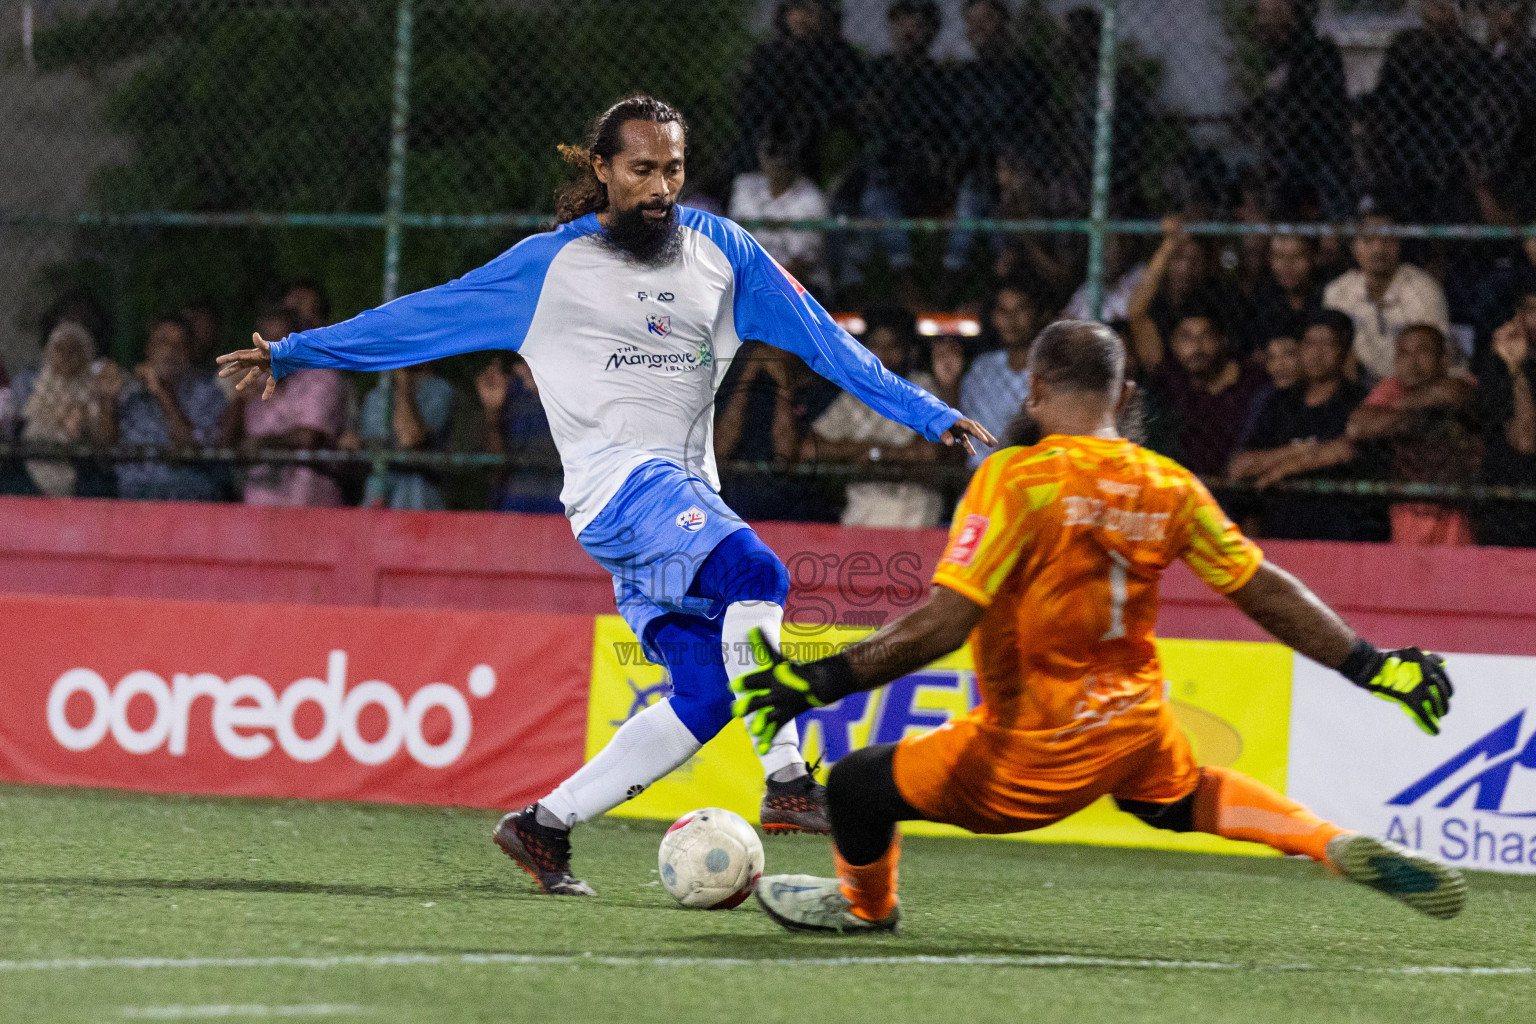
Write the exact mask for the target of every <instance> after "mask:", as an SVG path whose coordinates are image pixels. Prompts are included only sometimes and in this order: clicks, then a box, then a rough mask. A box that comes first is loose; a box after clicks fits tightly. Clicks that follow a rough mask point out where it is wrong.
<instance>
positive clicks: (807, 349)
mask: <svg viewBox="0 0 1536 1024" xmlns="http://www.w3.org/2000/svg"><path fill="white" fill-rule="evenodd" d="M690 213H692V214H693V215H692V216H691V217H689V221H686V222H685V223H688V222H693V221H697V223H694V224H692V226H694V227H696V228H697V229H698V230H700V231H703V232H704V233H705V234H707V235H708V236H709V237H710V239H711V240H712V241H714V242H715V243H716V244H717V245H719V246H720V247H721V249H723V250H724V252H725V255H726V258H727V259H729V260H730V263H731V269H732V270H733V271H734V272H735V275H736V299H735V302H736V308H735V318H736V335H737V337H739V338H741V339H742V340H743V341H745V340H748V339H750V340H753V341H762V342H766V343H767V344H769V345H772V346H774V347H775V348H781V349H783V350H784V351H786V352H793V353H794V354H795V355H797V356H799V357H800V358H801V359H804V360H805V362H806V364H807V365H808V366H810V368H811V369H812V370H815V371H816V372H817V373H819V374H820V375H821V376H823V377H825V378H827V380H830V381H831V382H832V383H834V384H836V385H837V386H838V387H840V388H842V389H843V390H844V391H847V392H849V393H850V394H852V395H853V396H854V397H856V398H858V399H859V401H861V402H863V403H864V404H865V405H867V406H869V407H870V408H871V409H873V410H875V411H876V412H878V413H879V414H880V415H882V416H884V417H885V418H887V419H890V420H895V421H896V422H897V423H901V424H903V425H905V426H908V427H910V428H912V429H913V430H915V431H917V432H918V433H920V434H922V435H923V436H924V437H926V438H927V439H928V440H930V441H937V440H938V439H939V436H940V435H941V434H943V433H944V431H946V430H948V429H949V428H950V427H951V426H953V425H954V423H955V421H956V420H958V419H960V413H959V411H958V410H955V409H951V408H950V407H949V406H947V405H945V404H944V403H943V402H941V401H939V400H938V399H937V398H935V397H934V396H933V395H930V394H929V393H928V392H926V391H924V390H923V389H922V388H920V387H918V386H917V385H915V384H912V383H909V382H908V381H905V380H903V379H902V378H900V377H898V376H896V375H895V374H894V373H891V372H890V371H889V370H887V369H886V368H885V367H884V366H882V365H881V363H880V360H878V359H876V358H875V357H874V355H873V354H872V353H871V352H870V351H869V349H867V348H865V347H864V346H863V345H861V344H859V342H858V341H857V339H855V338H854V337H853V336H852V335H851V334H849V333H848V332H847V331H845V330H843V329H842V328H841V327H839V326H837V324H836V322H834V321H833V319H832V317H830V316H829V315H828V314H827V311H826V310H824V309H822V308H821V303H819V302H817V301H816V300H815V299H814V298H812V297H811V296H810V294H809V293H808V292H806V290H805V289H804V288H803V287H801V285H800V283H799V282H798V281H796V280H795V279H794V278H793V277H791V276H790V275H789V272H788V271H786V270H784V268H782V267H780V266H779V265H778V264H777V263H776V262H774V260H773V257H772V256H769V255H768V254H767V253H766V252H764V251H763V247H762V246H760V245H758V244H757V242H756V240H754V239H753V238H752V236H751V235H749V234H747V232H746V231H745V230H744V229H742V228H741V227H739V226H737V225H736V224H733V223H731V222H730V221H728V220H724V219H722V218H719V217H710V216H709V215H707V214H698V213H696V212H694V211H690Z"/></svg>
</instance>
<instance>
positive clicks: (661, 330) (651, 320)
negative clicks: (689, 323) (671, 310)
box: [645, 313, 672, 338]
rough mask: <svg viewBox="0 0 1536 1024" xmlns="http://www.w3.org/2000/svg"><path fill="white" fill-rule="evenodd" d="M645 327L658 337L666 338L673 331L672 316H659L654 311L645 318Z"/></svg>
mask: <svg viewBox="0 0 1536 1024" xmlns="http://www.w3.org/2000/svg"><path fill="white" fill-rule="evenodd" d="M645 329H646V330H648V331H650V332H651V333H652V334H654V335H656V337H658V338H665V337H666V336H667V335H669V334H671V333H672V318H671V317H670V316H659V315H657V314H656V313H652V314H651V315H650V316H648V317H646V318H645Z"/></svg>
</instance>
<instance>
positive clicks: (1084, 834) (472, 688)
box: [0, 499, 1536, 872]
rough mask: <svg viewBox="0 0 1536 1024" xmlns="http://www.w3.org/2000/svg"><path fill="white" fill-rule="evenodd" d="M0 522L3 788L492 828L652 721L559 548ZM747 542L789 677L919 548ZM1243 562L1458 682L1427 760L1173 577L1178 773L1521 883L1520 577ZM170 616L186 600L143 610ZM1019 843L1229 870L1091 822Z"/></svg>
mask: <svg viewBox="0 0 1536 1024" xmlns="http://www.w3.org/2000/svg"><path fill="white" fill-rule="evenodd" d="M0 520H3V521H4V522H6V523H7V529H6V530H5V531H4V533H3V535H0V591H10V592H11V593H8V594H4V595H3V596H0V650H3V651H4V652H5V658H4V660H3V662H0V687H3V692H4V694H5V698H6V699H5V701H4V704H3V705H0V778H4V779H5V780H7V781H11V782H22V783H40V784H48V785H78V786H104V787H112V788H121V789H134V790H148V791H156V792H187V793H205V794H223V795H242V796H268V797H285V798H297V797H304V798H319V799H347V800H383V801H393V802H406V803H435V804H463V805H471V806H483V807H514V806H519V805H521V804H524V803H527V802H528V801H530V800H532V799H534V798H536V797H537V796H539V795H541V794H542V793H543V792H545V791H547V790H548V789H549V788H551V787H552V786H553V785H555V784H556V783H557V782H558V781H559V780H560V779H561V778H563V777H564V776H565V775H567V774H568V773H569V772H571V771H572V770H574V769H575V768H576V766H577V765H578V764H579V763H580V762H581V760H582V758H583V756H585V755H586V754H589V753H591V752H592V751H594V750H596V749H597V748H598V747H600V746H601V745H602V744H603V743H604V742H606V740H607V738H608V736H609V735H611V734H612V731H613V730H614V729H616V728H617V726H618V725H619V724H621V723H622V722H623V721H624V720H625V719H626V718H627V717H629V716H630V715H632V714H634V713H635V712H636V711H638V710H639V709H640V708H641V707H643V706H644V705H645V704H646V703H648V702H649V701H651V700H655V699H657V698H658V697H659V696H660V695H661V693H662V692H663V690H662V684H663V679H662V672H661V670H660V669H659V668H657V667H656V666H653V665H650V664H649V663H647V662H646V661H645V659H644V658H643V657H642V656H641V654H640V652H639V647H638V644H636V643H635V641H634V638H633V637H632V636H630V635H629V634H628V632H627V630H626V628H625V627H624V625H623V623H622V621H621V620H619V619H618V618H617V617H615V616H612V615H611V614H606V613H609V612H611V611H612V603H611V602H612V591H611V586H610V584H609V581H608V579H607V577H606V576H605V575H604V574H602V573H601V572H600V571H599V570H598V569H597V568H596V567H595V566H594V565H593V564H592V563H591V562H590V560H589V559H587V558H586V556H585V555H584V554H582V552H581V551H580V549H579V548H578V547H577V546H576V544H575V541H574V539H573V538H572V537H571V534H570V530H569V527H568V525H567V524H566V522H565V520H564V519H561V518H559V517H536V516H503V515H492V514H482V515H474V514H463V513H455V514H441V513H394V512H384V511H379V512H370V511H363V510H330V509H256V508H247V507H244V506H208V505H176V504H149V503H136V502H96V501H81V500H75V501H69V500H64V501H60V500H47V499H3V500H0ZM760 530H761V532H762V534H763V536H764V537H765V539H766V540H767V541H768V543H770V544H771V545H772V546H773V547H774V548H775V549H777V550H779V551H780V552H781V553H784V554H785V556H786V560H787V561H788V562H789V564H790V565H791V566H792V567H796V568H795V570H794V575H795V590H794V595H793V598H792V601H791V619H792V620H794V621H795V622H796V624H797V625H796V626H795V627H794V628H793V629H792V630H791V633H790V642H792V643H795V644H796V645H798V646H797V647H796V648H795V653H797V654H800V655H802V656H814V654H815V653H816V652H817V651H820V650H825V649H830V647H831V645H833V644H837V643H842V642H847V641H848V640H852V639H855V638H857V637H858V636H861V635H863V634H865V633H867V632H868V631H869V630H870V629H871V628H872V627H874V626H876V625H878V624H879V623H880V622H882V621H885V620H886V619H888V618H889V617H891V616H893V615H895V614H899V613H900V612H901V611H902V610H903V609H905V608H907V607H910V606H911V605H912V604H914V603H916V602H917V601H918V600H920V599H921V597H922V594H923V592H924V590H925V587H926V584H925V581H926V579H927V578H928V575H929V574H930V573H931V571H932V567H933V562H934V560H935V559H936V558H937V557H938V553H939V551H940V550H941V548H942V544H943V534H942V532H941V531H879V530H852V529H843V528H839V527H822V526H802V525H796V524H774V523H768V524H762V525H761V526H760ZM1267 547H1268V548H1269V550H1270V553H1271V555H1273V556H1274V557H1275V558H1276V560H1277V561H1279V562H1280V563H1282V564H1284V565H1287V566H1288V567H1290V568H1292V569H1295V570H1296V571H1298V572H1299V573H1300V574H1301V575H1302V576H1303V577H1305V578H1307V579H1308V580H1309V581H1310V582H1312V583H1313V584H1314V585H1315V586H1316V587H1317V589H1318V590H1319V591H1320V592H1321V593H1322V594H1323V596H1324V597H1325V598H1326V599H1328V600H1329V601H1330V602H1331V603H1333V604H1335V605H1336V606H1337V607H1339V608H1340V610H1341V611H1343V612H1344V613H1345V614H1346V615H1347V616H1348V617H1349V618H1350V619H1351V621H1352V622H1354V623H1355V624H1356V625H1357V626H1358V627H1359V628H1360V629H1361V631H1362V632H1363V633H1365V634H1366V635H1368V636H1370V637H1372V638H1373V639H1375V640H1377V641H1378V642H1381V643H1384V644H1399V643H1410V642H1416V643H1422V644H1425V645H1427V646H1431V647H1434V648H1436V649H1439V650H1451V651H1467V652H1479V653H1477V654H1455V655H1452V656H1451V669H1452V672H1453V674H1454V676H1455V678H1456V680H1457V682H1458V690H1457V694H1456V698H1455V711H1454V713H1453V714H1452V715H1451V716H1450V717H1449V718H1448V719H1447V720H1446V728H1445V732H1444V733H1443V734H1442V735H1441V736H1440V737H1435V738H1431V737H1428V736H1424V735H1422V734H1420V733H1418V732H1417V731H1416V730H1414V729H1413V728H1411V726H1410V724H1409V723H1408V722H1407V721H1406V719H1405V718H1404V717H1403V716H1402V714H1401V713H1400V712H1399V711H1398V710H1397V709H1395V708H1393V707H1391V706H1390V705H1388V704H1387V703H1385V702H1382V701H1377V700H1373V699H1371V698H1370V697H1369V695H1367V694H1365V693H1363V692H1360V691H1356V690H1354V689H1353V688H1351V687H1349V686H1347V685H1345V684H1344V683H1342V682H1341V681H1340V680H1339V679H1338V678H1337V677H1336V676H1335V675H1334V674H1332V673H1330V672H1327V671H1324V670H1321V669H1319V668H1318V667H1317V666H1315V665H1313V664H1312V663H1310V662H1308V661H1306V660H1305V659H1303V658H1299V657H1294V656H1292V655H1291V654H1289V653H1288V652H1287V651H1286V650H1285V649H1284V648H1281V647H1279V646H1278V645H1274V644H1272V643H1261V642H1253V641H1259V640H1261V639H1262V637H1261V635H1260V634H1259V633H1258V631H1257V629H1256V628H1254V627H1252V626H1251V625H1250V624H1247V623H1246V622H1245V621H1244V620H1243V619H1242V618H1241V616H1240V615H1239V614H1238V613H1237V612H1236V611H1235V609H1232V608H1231V607H1230V605H1228V604H1226V603H1225V602H1224V601H1222V599H1220V598H1219V597H1216V596H1215V595H1214V594H1212V593H1211V592H1210V591H1208V590H1206V589H1205V588H1204V587H1203V586H1202V585H1201V584H1200V583H1199V582H1198V580H1196V579H1195V578H1194V577H1193V576H1192V575H1191V574H1189V573H1187V572H1186V571H1184V570H1183V569H1182V568H1177V569H1175V570H1174V571H1173V572H1170V574H1169V576H1168V578H1167V580H1166V581H1165V585H1164V587H1163V594H1162V600H1163V614H1162V618H1161V620H1160V630H1161V632H1162V633H1164V634H1165V635H1167V636H1171V637H1175V638H1177V639H1168V640H1164V641H1162V646H1161V652H1162V655H1163V658H1164V660H1165V664H1166V667H1167V675H1168V679H1169V686H1170V689H1169V696H1170V698H1171V699H1172V700H1173V702H1174V707H1175V709H1176V713H1177V715H1178V717H1179V720H1180V722H1181V724H1183V726H1184V727H1185V729H1186V731H1187V732H1188V733H1189V735H1190V737H1191V740H1192V741H1193V743H1194V745H1195V747H1196V750H1197V753H1198V754H1199V756H1200V757H1201V758H1202V759H1203V760H1205V761H1207V762H1208V763H1219V764H1230V765H1233V766H1235V767H1237V768H1239V769H1241V770H1244V771H1247V772H1250V773H1252V774H1254V775H1255V776H1257V777H1259V778H1262V779H1264V780H1266V781H1268V782H1270V783H1271V784H1272V785H1275V786H1277V787H1280V788H1284V789H1286V790H1287V791H1288V792H1290V793H1291V794H1292V795H1294V796H1296V797H1297V798H1298V799H1301V800H1304V801H1306V802H1308V803H1309V804H1311V805H1313V806H1315V807H1316V808H1317V810H1318V811H1319V812H1320V813H1323V814H1326V815H1328V816H1330V817H1331V818H1333V819H1335V820H1338V821H1340V822H1342V823H1344V824H1346V825H1350V826H1354V827H1359V828H1364V829H1368V830H1370V831H1373V832H1378V833H1380V834H1386V835H1391V836H1392V837H1393V838H1396V839H1399V840H1401V841H1406V842H1408V843H1409V844H1410V845H1417V846H1420V847H1421V848H1423V849H1426V850H1428V851H1429V852H1432V853H1435V854H1436V855H1438V856H1440V857H1442V858H1444V859H1446V860H1449V861H1451V862H1453V863H1461V864H1465V865H1469V866H1473V867H1480V868H1488V869H1492V870H1500V871H1524V872H1536V827H1533V826H1532V825H1531V822H1533V821H1536V816H1533V814H1532V812H1533V811H1536V785H1533V781H1532V777H1531V773H1530V772H1529V771H1522V770H1521V769H1530V768H1536V735H1533V734H1532V733H1533V730H1536V724H1533V723H1536V714H1528V712H1531V711H1533V710H1536V708H1533V705H1536V621H1533V620H1536V594H1533V593H1532V592H1531V590H1530V588H1529V587H1528V585H1527V584H1526V581H1527V580H1529V579H1530V578H1531V576H1532V575H1533V574H1536V552H1526V551H1499V550H1493V549H1403V548H1394V547H1387V546H1372V545H1344V544H1302V543H1291V544H1281V543H1275V544H1271V545H1267ZM1414 580H1434V581H1435V584H1434V586H1412V585H1408V584H1407V583H1406V582H1405V581H1414ZM24 592H30V593H24ZM90 595H94V596H90ZM189 596H190V597H197V598H201V599H202V600H200V601H185V600H169V598H171V597H180V598H185V597H189ZM233 602H240V603H233ZM359 605H363V606H366V605H373V606H379V605H386V606H388V605H394V606H396V607H356V606H359ZM349 606H350V607H349ZM551 611H559V612H562V613H564V614H548V613H549V612H551ZM541 612H542V614H541ZM1495 653H1497V654H1502V655H1506V656H1503V657H1496V656H1491V655H1493V654H1495ZM1508 655H1518V656H1508ZM205 698H206V699H205ZM975 699H976V697H975V689H974V677H973V676H972V675H971V672H970V662H969V660H968V654H967V653H966V652H960V653H958V654H956V655H955V656H954V657H952V658H949V659H946V660H944V661H942V662H940V663H938V664H936V665H934V666H930V667H929V668H926V669H924V670H923V671H922V672H918V673H914V674H912V675H910V676H908V677H906V678H905V679H903V680H901V681H899V682H898V683H896V684H894V685H893V686H891V687H889V688H888V689H887V690H885V691H884V692H882V693H880V694H878V695H869V696H864V695H860V696H856V697H853V698H850V699H849V700H848V701H847V702H845V703H844V705H838V706H834V707H831V708H825V709H819V710H818V711H816V712H813V713H812V714H810V715H808V716H807V717H806V719H804V720H803V722H802V726H803V735H804V743H805V747H806V751H807V753H808V754H810V755H811V756H813V757H815V756H821V757H823V758H825V759H826V760H828V761H833V760H836V759H837V758H838V757H840V756H842V755H843V754H844V753H846V752H847V751H848V750H850V749H854V748H856V747H858V746H861V745H863V744H865V743H868V742H884V741H888V740H890V739H894V738H897V737H899V736H900V735H902V734H904V733H906V732H907V731H910V730H920V729H927V728H932V727H934V726H936V725H938V724H941V723H942V722H943V721H946V720H948V719H949V718H950V717H953V716H954V715H956V714H960V713H963V712H964V711H965V710H967V709H968V708H969V707H970V706H971V704H972V703H973V702H974V701H975ZM1528 719H1529V721H1528ZM760 774H761V773H760V770H759V768H758V767H757V764H756V761H755V759H754V758H753V757H752V755H751V752H750V750H749V748H748V746H747V743H746V739H745V735H744V733H743V732H742V730H740V729H739V728H738V727H736V726H732V727H730V728H728V729H727V730H726V731H725V732H724V733H723V734H722V735H721V736H720V737H718V738H716V739H715V740H714V741H712V742H711V743H710V744H708V745H706V746H705V748H704V749H703V750H702V751H700V753H699V755H698V756H697V757H696V758H695V759H694V760H693V761H691V762H690V763H689V764H688V765H685V766H684V767H683V768H682V769H680V770H679V771H678V772H677V773H676V774H675V775H673V776H672V777H670V778H668V779H666V780H663V781H661V782H659V783H658V784H657V785H655V786H653V787H652V788H651V789H650V790H649V791H648V792H646V793H644V794H642V795H641V796H640V797H639V798H638V799H637V800H635V801H634V802H633V803H631V804H628V805H626V806H625V807H624V808H621V809H620V810H619V811H618V812H617V813H620V814H630V815H640V816H645V817H658V818H667V817H672V816H676V815H678V814H681V813H682V812H684V811H686V810H689V809H692V808H694V807H698V806H704V805H710V804H714V805H720V806H726V807H731V808H733V809H735V810H737V811H739V812H740V813H742V814H744V815H747V816H748V817H751V816H752V815H753V814H755V813H756V809H757V800H758V797H759V786H760ZM920 827H921V826H920ZM1028 838H1034V839H1040V840H1047V841H1049V840H1056V841H1071V842H1095V843H1114V844H1130V845H1147V846H1161V847H1165V848H1180V849H1204V850H1225V851H1229V852H1237V851H1239V850H1241V851H1242V852H1250V853H1251V852H1256V851H1253V850H1248V849H1245V848H1242V847H1240V846H1237V845H1235V844H1228V843H1225V842H1224V841H1220V840H1216V839H1214V838H1210V837H1204V836H1198V837H1187V836H1186V837H1179V836H1173V835H1171V834H1164V833H1158V832H1155V831H1153V830H1151V829H1148V828H1146V827H1145V826H1143V825H1141V824H1140V823H1139V822H1136V821H1134V820H1133V819H1130V818H1127V817H1125V816H1123V815H1120V814H1119V813H1118V812H1115V811H1114V810H1113V809H1112V808H1111V807H1109V806H1108V805H1107V804H1099V805H1095V806H1094V807H1092V808H1089V809H1088V810H1086V811H1084V812H1082V813H1081V814H1079V815H1077V816H1075V817H1074V818H1072V819H1069V820H1068V821H1066V822H1063V823H1061V824H1059V825H1057V826H1055V827H1053V828H1052V829H1047V830H1044V831H1042V832H1040V833H1036V834H1034V835H1033V836H1030V837H1028Z"/></svg>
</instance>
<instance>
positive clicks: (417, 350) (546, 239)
mask: <svg viewBox="0 0 1536 1024" xmlns="http://www.w3.org/2000/svg"><path fill="white" fill-rule="evenodd" d="M571 227H572V226H571V225H567V226H566V227H565V228H562V229H560V230H556V231H551V232H546V233H544V234H539V235H534V236H533V237H531V238H526V239H524V240H523V241H521V242H519V243H518V244H517V245H514V246H513V247H512V248H510V249H508V250H507V251H506V252H504V253H502V254H501V255H500V256H498V257H496V258H495V259H494V260H492V261H491V262H489V263H487V264H486V265H485V266H483V267H481V268H479V269H478V270H472V271H470V272H469V273H468V274H465V275H464V276H463V277H461V278H458V279H457V280H454V281H449V282H448V283H447V284H443V285H438V286H437V287H436V288H428V289H427V290H426V291H421V292H416V293H414V294H412V295H405V296H402V297H400V298H398V299H396V300H395V301H393V302H388V303H385V304H384V305H382V306H380V307H378V308H377V309H370V310H368V311H367V312H364V313H359V314H358V315H357V316H355V317H353V318H352V319H350V320H348V321H346V322H344V323H339V324H336V325H335V326H332V327H319V328H316V329H315V330H312V331H301V332H299V333H298V334H290V335H289V336H288V337H286V338H284V339H282V340H281V341H277V342H273V344H272V375H273V376H274V377H284V376H287V375H288V374H290V373H292V372H293V371H294V370H303V369H309V368H311V367H330V368H333V369H337V370H393V369H395V368H397V367H401V366H414V365H416V364H418V363H427V362H431V361H432V360H434V359H442V358H444V357H445V356H456V355H462V354H463V353H465V352H478V351H483V350H486V349H509V350H511V351H516V350H517V349H518V348H519V347H520V346H521V345H522V343H523V338H524V337H525V336H526V335H527V333H528V325H529V324H530V323H532V321H533V313H534V310H535V309H536V308H537V307H538V304H539V293H540V292H541V291H543V289H544V275H545V273H546V272H547V271H548V270H549V265H550V262H551V261H552V260H553V259H554V258H555V254H556V253H558V252H559V251H560V249H561V248H562V247H564V246H565V244H566V243H567V242H569V241H571V240H572V239H573V238H577V237H579V236H580V234H581V232H580V231H575V230H570V228H571Z"/></svg>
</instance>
